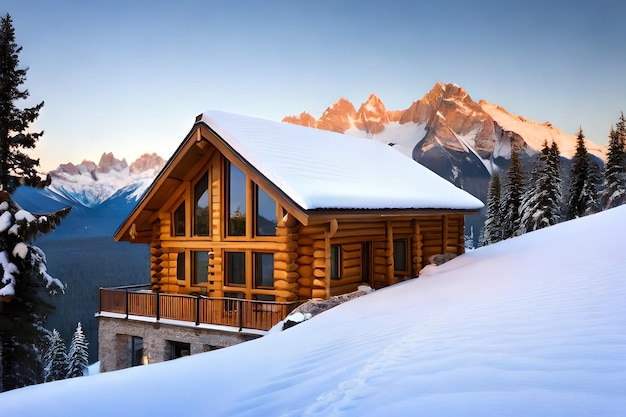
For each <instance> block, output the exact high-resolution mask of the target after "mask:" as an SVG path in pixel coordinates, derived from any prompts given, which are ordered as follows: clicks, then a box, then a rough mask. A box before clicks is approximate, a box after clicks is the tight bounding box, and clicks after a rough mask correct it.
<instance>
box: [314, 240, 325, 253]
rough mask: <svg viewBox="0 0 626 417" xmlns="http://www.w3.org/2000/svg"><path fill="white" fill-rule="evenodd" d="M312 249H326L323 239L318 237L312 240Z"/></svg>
mask: <svg viewBox="0 0 626 417" xmlns="http://www.w3.org/2000/svg"><path fill="white" fill-rule="evenodd" d="M313 249H322V250H324V251H325V250H326V242H324V240H323V239H318V240H315V241H314V242H313Z"/></svg>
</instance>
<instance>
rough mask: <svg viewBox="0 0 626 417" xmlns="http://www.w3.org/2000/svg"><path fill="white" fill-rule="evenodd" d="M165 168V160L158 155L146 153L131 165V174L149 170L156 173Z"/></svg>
mask: <svg viewBox="0 0 626 417" xmlns="http://www.w3.org/2000/svg"><path fill="white" fill-rule="evenodd" d="M164 166H165V160H164V159H163V158H161V157H160V156H159V155H157V154H156V153H151V154H148V153H144V154H143V155H141V156H140V157H139V158H138V159H137V160H136V161H135V162H133V163H132V164H131V165H130V173H131V174H139V173H142V172H146V171H149V170H154V172H155V173H157V172H159V171H161V169H163V167H164Z"/></svg>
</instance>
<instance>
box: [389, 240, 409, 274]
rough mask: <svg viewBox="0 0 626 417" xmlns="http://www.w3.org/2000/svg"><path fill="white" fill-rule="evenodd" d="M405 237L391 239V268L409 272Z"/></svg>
mask: <svg viewBox="0 0 626 417" xmlns="http://www.w3.org/2000/svg"><path fill="white" fill-rule="evenodd" d="M407 249H408V243H407V239H394V241H393V269H394V270H395V271H397V272H406V273H408V272H409V263H408V251H407Z"/></svg>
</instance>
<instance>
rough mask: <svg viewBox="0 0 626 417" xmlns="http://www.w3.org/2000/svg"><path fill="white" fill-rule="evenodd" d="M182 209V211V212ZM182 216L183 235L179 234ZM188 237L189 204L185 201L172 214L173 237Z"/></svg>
mask: <svg viewBox="0 0 626 417" xmlns="http://www.w3.org/2000/svg"><path fill="white" fill-rule="evenodd" d="M181 209H182V210H181ZM181 214H182V216H183V218H182V221H183V222H182V233H179V226H180V224H179V223H180V218H179V216H180V215H181ZM185 236H187V204H186V200H185V199H183V200H182V201H181V202H180V204H178V205H177V206H176V209H174V211H173V212H172V237H185Z"/></svg>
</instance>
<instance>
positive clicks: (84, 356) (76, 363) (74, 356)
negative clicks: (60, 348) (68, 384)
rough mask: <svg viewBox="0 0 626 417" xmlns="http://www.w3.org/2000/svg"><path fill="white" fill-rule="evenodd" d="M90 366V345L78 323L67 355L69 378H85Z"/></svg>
mask: <svg viewBox="0 0 626 417" xmlns="http://www.w3.org/2000/svg"><path fill="white" fill-rule="evenodd" d="M88 365H89V343H88V342H87V339H86V338H85V334H84V333H83V328H82V325H81V324H80V322H78V326H76V331H75V332H74V336H73V337H72V342H71V343H70V350H69V352H68V354H67V377H68V378H74V377H77V376H83V375H84V374H85V370H86V369H87V366H88Z"/></svg>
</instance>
